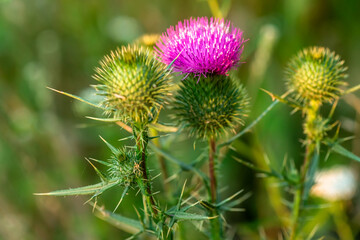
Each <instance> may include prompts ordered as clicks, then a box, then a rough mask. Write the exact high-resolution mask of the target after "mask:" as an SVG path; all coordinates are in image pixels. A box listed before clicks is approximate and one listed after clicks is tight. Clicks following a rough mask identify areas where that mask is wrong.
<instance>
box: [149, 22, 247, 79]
mask: <svg viewBox="0 0 360 240" xmlns="http://www.w3.org/2000/svg"><path fill="white" fill-rule="evenodd" d="M245 41H246V40H244V39H243V32H242V31H241V30H240V29H238V28H234V27H233V26H232V24H231V23H230V21H224V20H223V19H216V18H210V21H209V20H208V18H207V17H201V18H197V19H195V18H190V19H189V20H184V22H179V23H178V25H176V26H175V27H173V26H171V27H170V28H168V29H167V31H166V33H163V35H162V36H161V38H160V41H159V42H158V43H157V44H156V47H155V53H156V55H157V56H158V57H159V59H160V60H161V61H162V62H163V63H165V64H170V63H171V62H172V61H173V60H174V59H175V58H176V57H177V56H178V55H179V54H180V53H181V54H180V55H179V57H178V58H177V59H176V61H175V62H174V63H173V70H174V71H175V72H180V73H183V74H193V75H194V76H207V75H208V74H220V75H224V74H227V72H228V71H229V70H230V69H232V68H233V67H235V66H237V65H239V63H240V57H241V54H242V51H243V48H244V45H243V44H244V42H245Z"/></svg>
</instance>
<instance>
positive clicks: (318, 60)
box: [285, 47, 347, 104]
mask: <svg viewBox="0 0 360 240" xmlns="http://www.w3.org/2000/svg"><path fill="white" fill-rule="evenodd" d="M343 65H344V61H342V60H341V59H340V57H339V55H336V54H335V52H331V51H330V50H329V49H328V48H323V47H311V48H306V49H304V50H302V51H300V52H299V53H298V54H297V55H296V56H295V57H293V58H292V59H291V60H290V62H289V64H288V66H287V68H286V71H285V74H286V78H287V87H288V89H289V90H291V91H293V92H294V94H295V96H294V97H295V100H297V101H299V102H302V103H305V104H308V103H309V102H310V101H317V102H319V103H323V102H332V101H333V100H334V99H335V98H337V97H339V96H340V95H341V94H342V90H341V89H340V87H341V86H342V85H346V83H345V82H343V81H342V80H344V79H345V78H346V77H347V75H346V73H345V71H346V70H347V67H344V66H343Z"/></svg>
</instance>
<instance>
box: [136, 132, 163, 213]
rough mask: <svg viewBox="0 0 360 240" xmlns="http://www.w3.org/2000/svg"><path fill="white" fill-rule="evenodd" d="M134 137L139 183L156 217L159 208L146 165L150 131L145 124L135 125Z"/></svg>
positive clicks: (150, 210)
mask: <svg viewBox="0 0 360 240" xmlns="http://www.w3.org/2000/svg"><path fill="white" fill-rule="evenodd" d="M133 130H134V131H133V132H134V137H135V139H136V150H137V154H136V155H137V160H138V163H139V167H140V170H141V177H140V178H138V184H139V187H140V189H141V192H142V194H143V196H144V197H145V199H146V204H147V207H148V209H149V212H150V213H151V215H152V216H154V217H155V218H156V217H157V214H158V210H157V206H156V203H155V200H154V197H153V195H152V192H151V184H150V179H149V177H148V169H147V166H146V161H147V145H148V132H147V129H146V127H145V126H141V127H140V128H137V127H135V128H134V127H133Z"/></svg>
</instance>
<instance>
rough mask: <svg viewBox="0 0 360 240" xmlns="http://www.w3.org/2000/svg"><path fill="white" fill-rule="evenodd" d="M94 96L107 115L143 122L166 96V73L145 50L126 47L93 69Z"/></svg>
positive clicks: (113, 53) (168, 83) (157, 108)
mask: <svg viewBox="0 0 360 240" xmlns="http://www.w3.org/2000/svg"><path fill="white" fill-rule="evenodd" d="M95 71H96V74H95V75H94V78H95V79H96V80H97V81H98V82H99V83H100V84H99V85H95V86H94V87H95V89H96V90H97V94H98V95H102V96H104V98H105V99H104V101H103V105H104V106H105V107H106V108H109V109H111V110H110V111H109V112H106V113H108V114H111V113H114V117H116V118H120V119H122V120H123V121H125V122H129V121H130V122H147V121H148V120H149V119H150V120H151V119H152V117H153V115H154V114H155V113H157V112H158V111H159V110H160V108H161V106H162V105H163V104H164V101H165V100H166V98H167V95H168V93H169V86H170V81H169V78H170V76H169V71H168V70H167V69H166V66H165V65H164V64H162V63H161V62H159V61H157V60H156V58H155V57H154V56H152V54H150V53H149V50H145V49H143V48H142V47H140V48H139V47H136V46H127V47H122V48H121V49H117V50H116V51H114V52H111V53H110V55H108V56H105V57H104V59H103V60H102V61H101V62H100V67H98V68H96V69H95Z"/></svg>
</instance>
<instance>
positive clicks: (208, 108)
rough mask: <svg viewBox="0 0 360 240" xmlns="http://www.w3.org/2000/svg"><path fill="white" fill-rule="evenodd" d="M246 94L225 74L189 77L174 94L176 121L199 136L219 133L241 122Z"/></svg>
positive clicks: (246, 105) (244, 112) (246, 98)
mask: <svg viewBox="0 0 360 240" xmlns="http://www.w3.org/2000/svg"><path fill="white" fill-rule="evenodd" d="M248 104H249V98H248V96H247V93H246V90H245V88H244V87H242V86H241V85H238V84H237V83H235V82H234V81H233V80H232V79H231V78H230V77H228V76H222V75H220V76H209V77H207V78H206V77H200V78H197V77H196V78H194V77H191V76H190V77H188V78H186V79H185V80H183V81H182V83H181V84H180V89H179V91H178V92H177V94H176V96H175V102H174V110H175V111H176V112H175V115H176V121H177V122H179V123H180V124H181V125H183V126H185V128H187V129H188V130H189V131H190V134H191V135H195V136H197V137H198V138H209V137H218V136H220V135H222V134H224V133H228V132H229V130H230V131H231V130H234V128H235V126H236V125H237V124H244V118H245V117H246V116H247V115H246V113H247V110H248Z"/></svg>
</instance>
